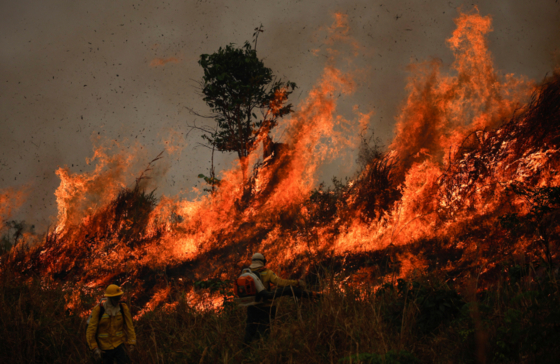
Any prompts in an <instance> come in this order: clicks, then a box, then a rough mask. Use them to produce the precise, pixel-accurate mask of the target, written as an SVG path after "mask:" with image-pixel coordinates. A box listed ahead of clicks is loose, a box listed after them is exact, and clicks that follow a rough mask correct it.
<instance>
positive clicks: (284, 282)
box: [270, 271, 298, 287]
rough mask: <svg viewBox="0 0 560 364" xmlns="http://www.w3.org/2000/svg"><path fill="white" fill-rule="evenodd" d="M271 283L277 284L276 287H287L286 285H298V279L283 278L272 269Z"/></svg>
mask: <svg viewBox="0 0 560 364" xmlns="http://www.w3.org/2000/svg"><path fill="white" fill-rule="evenodd" d="M270 283H272V284H274V285H276V287H286V286H297V285H298V281H296V280H295V279H282V278H280V277H278V276H277V275H276V274H275V273H274V272H272V271H270Z"/></svg>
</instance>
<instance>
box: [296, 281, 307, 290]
mask: <svg viewBox="0 0 560 364" xmlns="http://www.w3.org/2000/svg"><path fill="white" fill-rule="evenodd" d="M298 287H299V288H301V289H303V290H305V289H306V288H307V284H306V283H305V281H304V280H303V279H298Z"/></svg>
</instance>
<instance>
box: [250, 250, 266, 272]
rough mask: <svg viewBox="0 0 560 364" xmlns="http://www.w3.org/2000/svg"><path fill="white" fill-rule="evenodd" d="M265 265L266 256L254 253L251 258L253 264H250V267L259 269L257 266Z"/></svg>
mask: <svg viewBox="0 0 560 364" xmlns="http://www.w3.org/2000/svg"><path fill="white" fill-rule="evenodd" d="M265 265H266V258H265V257H264V255H262V254H261V253H255V254H253V257H252V258H251V265H250V266H249V268H251V269H257V268H261V267H264V266H265Z"/></svg>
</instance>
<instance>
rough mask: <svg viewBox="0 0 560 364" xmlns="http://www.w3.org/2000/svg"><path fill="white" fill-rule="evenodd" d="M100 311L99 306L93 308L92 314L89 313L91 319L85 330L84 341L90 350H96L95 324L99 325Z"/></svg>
mask: <svg viewBox="0 0 560 364" xmlns="http://www.w3.org/2000/svg"><path fill="white" fill-rule="evenodd" d="M100 310H101V308H100V307H99V305H97V306H95V307H94V308H93V312H92V313H91V318H90V320H89V324H88V327H87V330H86V340H87V343H88V346H89V348H90V349H91V350H95V349H96V348H97V340H96V338H95V335H96V334H97V324H98V323H99V311H100Z"/></svg>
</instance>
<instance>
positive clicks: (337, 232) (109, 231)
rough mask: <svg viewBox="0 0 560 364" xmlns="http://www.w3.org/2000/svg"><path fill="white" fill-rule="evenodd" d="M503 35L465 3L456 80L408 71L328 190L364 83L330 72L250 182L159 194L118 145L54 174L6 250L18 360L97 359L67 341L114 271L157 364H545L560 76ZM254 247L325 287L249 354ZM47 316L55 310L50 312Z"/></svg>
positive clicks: (553, 333) (273, 263) (558, 224)
mask: <svg viewBox="0 0 560 364" xmlns="http://www.w3.org/2000/svg"><path fill="white" fill-rule="evenodd" d="M490 30H491V26H490V19H489V18H488V17H481V16H480V15H478V14H476V13H474V14H461V16H460V17H459V18H458V19H457V30H456V32H454V34H453V36H452V37H451V38H450V39H449V41H448V43H449V45H450V47H451V49H452V51H453V52H454V54H455V56H456V62H455V63H454V65H453V69H454V70H455V72H456V73H457V75H456V76H447V75H443V74H442V72H441V70H440V65H439V64H438V63H437V62H435V63H433V62H432V63H429V64H424V65H417V66H415V67H413V68H414V69H415V72H414V73H413V75H412V76H411V78H410V80H409V89H410V96H409V98H408V99H407V101H406V103H405V104H404V106H403V110H402V113H401V115H400V117H399V118H398V125H397V133H396V138H395V140H394V141H393V143H392V144H391V145H390V147H389V149H388V150H387V151H386V152H384V153H380V152H378V151H376V152H375V153H371V158H370V159H369V160H368V161H367V163H365V166H364V168H363V170H362V171H360V172H359V173H358V174H357V175H356V176H355V177H354V178H352V179H349V180H345V181H340V180H337V179H333V184H332V187H325V186H324V185H319V187H315V186H316V181H315V172H316V170H317V169H318V167H319V165H320V163H321V162H322V161H324V160H326V159H327V158H328V157H329V156H330V155H333V156H334V155H337V153H339V152H340V150H341V148H343V147H348V146H355V144H354V143H353V139H352V136H350V137H347V136H346V134H347V133H343V132H342V130H346V131H348V130H349V129H350V126H351V124H352V123H351V122H349V121H347V120H344V119H342V118H339V117H337V116H336V115H335V110H336V98H335V97H334V96H333V95H336V94H340V93H350V92H352V90H353V89H354V87H355V84H354V82H353V80H352V78H351V77H350V76H349V75H347V74H344V73H343V72H341V71H339V70H337V69H335V68H333V67H332V66H331V65H329V66H327V67H326V69H325V73H324V75H323V77H322V79H321V80H320V82H319V84H318V86H317V87H316V88H314V89H313V90H312V92H311V93H310V96H309V98H308V99H307V100H306V101H305V102H303V103H302V105H300V108H299V111H297V112H296V113H295V114H294V117H293V118H292V119H290V120H288V121H287V125H285V127H286V130H287V135H288V137H287V140H286V143H283V144H278V145H274V146H273V148H272V149H274V154H273V155H271V156H270V157H269V158H267V159H266V160H265V161H263V162H260V161H259V160H258V159H259V156H258V155H257V154H256V153H255V154H252V155H251V156H249V157H248V158H249V160H250V164H252V165H253V167H254V169H253V171H254V172H253V174H252V176H251V178H250V179H249V182H248V183H247V184H246V185H242V184H241V183H240V181H241V174H240V171H239V170H238V169H234V170H231V171H228V172H226V173H224V175H223V176H221V180H220V184H219V185H218V186H217V189H215V190H214V191H213V192H212V193H211V194H209V195H207V196H202V197H200V198H199V199H197V200H195V201H186V200H181V199H178V198H172V197H166V196H162V197H160V198H156V196H155V195H154V194H153V193H149V192H147V190H146V189H145V188H144V187H143V182H145V179H144V177H145V176H144V174H142V178H140V179H138V180H136V182H135V183H132V184H131V183H130V181H127V176H129V175H131V173H130V170H129V169H130V166H132V165H133V164H134V163H133V161H132V158H131V157H130V156H124V155H115V156H108V155H107V153H106V152H105V151H104V150H97V151H96V154H95V158H96V159H97V160H98V162H99V163H98V165H97V166H96V168H95V170H94V171H93V172H90V173H85V174H83V175H80V174H72V173H70V171H68V170H67V169H60V170H59V171H58V174H59V176H60V177H61V185H60V187H59V189H58V190H57V192H56V195H57V199H58V202H59V216H58V222H57V226H56V227H55V228H54V229H53V230H52V231H50V232H48V233H47V234H46V235H45V236H44V237H43V238H41V239H40V240H41V243H40V244H29V242H31V241H32V240H30V238H25V234H24V236H23V237H22V238H20V237H18V238H17V239H15V241H16V242H17V244H16V245H15V246H14V248H12V249H11V251H9V252H5V253H4V254H3V255H2V256H0V259H1V263H2V266H1V270H0V276H1V277H2V279H3V281H2V284H3V291H2V295H3V301H2V304H3V305H4V306H3V307H4V308H5V310H6V312H10V315H7V316H6V317H2V319H4V320H5V321H4V323H5V325H3V327H4V328H6V329H5V331H4V332H3V333H2V335H3V337H6V338H7V339H8V340H6V341H5V343H10V344H9V345H8V344H6V350H8V351H6V352H9V353H13V354H11V355H12V356H13V357H14V358H17V359H16V362H17V361H18V360H19V361H21V362H26V361H27V362H29V361H31V362H33V361H35V362H37V361H39V362H40V361H48V362H80V361H85V360H86V356H85V354H84V352H85V350H82V349H84V345H85V344H84V343H83V337H82V336H83V335H81V334H78V335H76V336H75V337H74V336H72V335H68V334H69V333H71V332H74V333H75V332H83V330H82V329H83V327H80V325H83V323H82V321H80V319H78V317H81V316H83V315H84V314H85V313H87V312H88V311H89V310H90V309H91V307H92V306H93V304H94V300H93V297H94V296H95V294H97V292H99V290H100V289H102V288H103V287H105V286H106V285H107V284H109V283H117V284H120V285H122V286H124V287H125V290H126V291H127V292H128V298H129V301H130V302H131V303H132V307H133V313H134V314H135V316H136V319H137V324H138V332H139V338H140V339H139V340H140V342H143V343H144V345H145V346H144V347H141V348H139V353H138V354H135V355H138V357H137V358H140V355H141V357H142V358H143V359H145V360H150V361H149V362H160V361H163V362H177V361H179V362H180V361H186V360H187V361H193V360H194V361H198V362H205V361H207V362H218V361H222V362H247V363H251V362H256V361H259V362H271V363H272V362H302V361H304V360H305V361H306V362H307V361H311V362H317V363H321V362H336V361H338V360H342V362H344V361H346V362H355V361H359V360H362V361H363V360H366V358H368V359H367V360H370V362H383V360H385V362H390V358H397V359H395V360H399V359H398V357H402V358H404V357H406V358H408V359H407V360H408V361H409V362H411V361H414V360H416V359H413V357H414V358H417V359H419V360H420V361H421V362H442V363H446V362H465V363H467V362H473V361H478V362H523V363H525V362H527V363H529V362H547V360H549V358H550V357H552V355H557V354H558V353H557V349H556V348H555V347H552V346H551V347H549V346H548V345H549V343H550V342H552V341H551V340H556V339H557V338H558V330H559V320H558V317H557V313H558V309H557V307H558V306H557V304H558V287H557V281H556V279H557V275H558V273H557V271H558V269H557V267H558V264H559V262H558V248H559V245H558V244H559V240H558V236H559V235H560V220H559V219H558V216H559V213H560V212H559V211H560V200H559V195H560V194H559V188H560V180H559V177H558V168H559V162H560V160H559V158H558V155H559V154H558V151H559V150H560V134H559V133H560V132H559V131H560V109H559V108H560V74H558V73H555V74H553V75H552V76H550V77H548V78H546V79H545V80H544V81H543V82H542V83H541V84H540V85H538V86H533V85H531V84H530V83H528V82H526V81H525V80H523V79H517V78H514V77H513V76H511V75H508V76H505V77H501V76H499V75H498V73H497V72H495V71H494V69H493V65H492V62H491V57H490V55H489V53H488V50H487V47H486V42H485V38H484V36H485V34H486V33H487V32H489V31H490ZM337 39H338V38H337ZM529 90H532V97H529V95H530V92H529ZM526 100H528V101H527V102H525V101H526ZM362 119H363V118H362ZM363 122H364V120H360V122H359V124H360V125H362V124H363ZM366 154H367V153H366ZM158 158H159V156H158ZM156 160H157V158H156ZM154 161H155V160H154ZM154 161H152V162H154ZM151 165H152V163H150V164H149V166H148V169H146V171H150V166H151ZM128 185H132V186H133V187H131V188H128V187H124V186H128ZM4 199H6V198H4ZM9 231H11V230H9ZM9 231H8V232H9ZM10 236H11V235H10ZM10 236H8V238H7V239H8V240H10V239H11V238H10ZM18 236H19V235H18ZM255 251H260V252H262V253H265V254H266V256H267V257H268V258H269V259H268V260H269V262H270V263H269V266H270V267H271V268H272V269H273V270H274V271H275V272H277V273H279V275H280V276H283V277H286V278H298V277H299V276H301V275H303V274H307V280H308V282H309V283H312V284H315V285H316V287H315V288H317V289H322V290H324V292H325V295H324V297H323V299H322V300H321V301H320V302H318V303H312V304H309V305H305V304H304V305H299V304H294V303H293V302H286V303H285V304H284V303H283V304H282V308H281V312H280V315H279V320H277V321H276V322H275V324H274V326H273V330H272V334H271V335H272V338H271V340H268V341H264V342H260V343H258V344H257V346H255V347H252V348H251V349H250V350H242V348H241V347H240V340H241V337H242V336H243V335H242V332H243V313H242V312H240V311H239V310H235V309H232V308H231V307H229V306H228V305H227V304H226V306H225V307H222V303H223V299H224V297H223V296H222V295H224V294H225V295H226V303H227V302H229V298H228V297H229V296H228V292H230V291H231V287H230V286H229V283H228V281H229V280H231V279H233V278H234V277H235V276H236V275H237V273H238V270H239V263H240V262H241V263H243V262H244V261H246V260H247V259H248V258H249V257H250V256H251V255H252V253H253V252H255ZM325 271H326V272H327V273H326V274H325ZM37 277H40V279H39V278H37ZM324 277H328V279H327V280H324ZM201 282H202V283H201ZM203 287H207V288H212V287H218V290H217V291H215V292H208V291H205V290H204V288H203ZM220 290H221V291H223V293H222V294H218V293H217V292H218V291H220ZM16 301H17V302H18V303H17V304H16V305H13V307H12V306H11V303H12V302H16ZM61 302H63V304H62V303H61ZM52 312H54V316H53V317H56V318H57V319H56V320H58V321H56V320H55V321H52V320H51V319H48V320H47V319H43V317H47V316H48V314H49V313H52ZM0 317H1V315H0ZM37 318H38V319H37ZM528 318H530V320H529V319H528ZM49 320H51V321H49ZM45 322H51V323H52V325H50V324H49V325H47V324H45ZM8 327H9V328H10V330H14V332H17V333H18V334H17V335H15V336H14V337H13V338H16V339H17V340H20V339H21V340H20V341H21V343H22V344H18V342H19V341H17V342H13V340H12V339H13V338H11V337H8V336H7V335H8V331H7V330H8V329H7V328H8ZM69 327H70V328H73V329H71V330H70V331H68V330H69V329H67V328H69ZM54 328H56V329H54ZM29 330H31V331H33V332H37V334H35V333H29V332H27V331H29ZM52 330H55V331H52ZM80 330H82V331H80ZM33 335H40V336H33ZM57 335H58V336H57ZM69 337H71V338H69ZM10 340H12V341H10ZM72 340H74V341H72ZM18 345H20V346H18ZM22 345H23V346H22ZM12 347H13V348H18V349H19V350H20V351H18V352H17V353H16V352H14V351H12ZM512 348H513V349H512ZM14 350H15V349H14ZM507 350H509V351H507ZM362 354H364V355H362ZM365 354H368V355H369V356H367V355H365ZM26 355H29V356H26ZM33 355H35V356H33ZM411 355H412V356H411ZM43 358H46V359H43ZM146 358H149V359H146ZM309 358H311V359H309ZM383 358H385V359H383ZM411 358H412V359H411ZM391 360H392V359H391ZM403 360H404V359H403Z"/></svg>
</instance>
